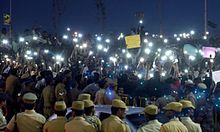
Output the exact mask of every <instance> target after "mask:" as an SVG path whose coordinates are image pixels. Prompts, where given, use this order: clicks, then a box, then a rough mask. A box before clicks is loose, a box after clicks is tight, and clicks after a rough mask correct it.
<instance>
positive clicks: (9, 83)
mask: <svg viewBox="0 0 220 132" xmlns="http://www.w3.org/2000/svg"><path fill="white" fill-rule="evenodd" d="M17 88H21V84H20V82H19V79H18V77H16V76H13V75H10V76H9V77H8V78H7V79H6V82H5V92H6V93H7V94H9V95H10V96H12V97H14V96H15V95H14V94H17V93H18V92H20V91H19V90H20V89H17ZM16 96H17V95H16Z"/></svg>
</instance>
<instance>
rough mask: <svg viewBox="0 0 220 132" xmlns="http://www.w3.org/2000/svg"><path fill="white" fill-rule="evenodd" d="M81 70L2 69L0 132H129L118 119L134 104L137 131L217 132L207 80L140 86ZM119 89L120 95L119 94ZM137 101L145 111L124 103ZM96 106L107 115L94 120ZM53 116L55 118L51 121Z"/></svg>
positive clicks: (131, 80) (125, 77) (213, 99)
mask: <svg viewBox="0 0 220 132" xmlns="http://www.w3.org/2000/svg"><path fill="white" fill-rule="evenodd" d="M84 70H85V69H82V70H80V71H82V72H80V73H79V74H78V72H76V71H74V70H72V69H71V68H63V69H62V70H61V71H60V72H53V71H51V70H45V69H39V68H37V67H34V66H32V65H29V66H27V67H26V68H24V67H21V66H20V67H16V66H15V65H4V66H3V67H2V72H1V73H2V74H1V76H0V131H6V132H12V131H19V132H32V131H33V132H38V131H44V132H62V131H66V132H84V131H85V132H93V131H94V132H95V131H96V132H99V131H103V132H129V131H131V129H130V127H129V126H128V124H127V123H126V122H125V121H124V120H123V119H124V118H125V116H126V111H127V110H128V107H127V106H128V105H134V104H136V106H139V107H145V106H146V107H145V109H144V111H143V112H144V113H145V118H146V119H145V120H146V122H145V123H143V124H142V125H140V126H138V127H139V128H138V130H137V131H138V132H149V131H152V132H156V131H161V132H201V131H203V132H214V131H217V127H216V124H217V123H218V103H216V100H219V99H216V98H217V97H218V94H217V93H218V91H215V92H213V88H212V87H213V86H212V80H211V78H206V79H205V80H202V79H201V78H200V79H199V78H195V79H194V80H193V78H191V77H190V76H182V77H181V78H173V77H170V78H167V79H166V80H161V79H160V75H159V74H158V72H155V75H154V77H153V78H151V79H150V80H144V81H143V82H141V83H142V84H140V83H139V82H140V80H139V79H138V78H137V77H135V76H134V75H129V76H128V75H127V74H126V73H123V74H122V75H118V76H117V78H114V79H111V78H109V77H108V76H103V75H101V74H100V73H99V72H97V71H92V70H90V69H88V68H87V71H84ZM88 72H89V75H88ZM76 73H77V74H76ZM192 80H193V81H192ZM121 88H122V89H123V90H122V91H123V92H121V91H120V92H119V89H120V90H121ZM216 90H218V86H217V88H216ZM139 96H145V97H147V101H146V102H145V104H144V105H145V106H141V105H137V103H132V104H131V103H130V102H131V101H130V100H129V99H132V98H134V99H138V97H139ZM124 97H126V98H124ZM132 101H133V100H132ZM139 101H140V100H139ZM95 105H110V107H111V115H110V116H109V117H107V118H105V119H104V120H103V119H101V118H100V119H99V118H98V117H96V116H95ZM68 108H71V112H69V113H68V112H67V111H68ZM54 114H56V115H57V118H55V119H51V117H52V116H53V115H54Z"/></svg>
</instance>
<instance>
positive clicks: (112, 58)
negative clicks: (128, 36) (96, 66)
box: [109, 57, 117, 63]
mask: <svg viewBox="0 0 220 132" xmlns="http://www.w3.org/2000/svg"><path fill="white" fill-rule="evenodd" d="M109 59H110V60H111V61H112V62H114V63H115V62H116V61H117V58H115V57H110V58H109Z"/></svg>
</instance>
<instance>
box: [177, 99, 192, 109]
mask: <svg viewBox="0 0 220 132" xmlns="http://www.w3.org/2000/svg"><path fill="white" fill-rule="evenodd" d="M180 103H181V104H182V105H183V109H185V108H193V109H195V106H193V104H192V102H191V101H189V100H180Z"/></svg>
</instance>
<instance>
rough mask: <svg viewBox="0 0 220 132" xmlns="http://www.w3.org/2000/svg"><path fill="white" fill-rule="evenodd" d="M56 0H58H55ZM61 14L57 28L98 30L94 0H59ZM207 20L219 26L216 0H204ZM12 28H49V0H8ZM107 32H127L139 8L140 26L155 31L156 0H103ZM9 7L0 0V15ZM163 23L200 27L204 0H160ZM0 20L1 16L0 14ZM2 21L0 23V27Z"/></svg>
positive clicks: (172, 27) (174, 29) (176, 28)
mask: <svg viewBox="0 0 220 132" xmlns="http://www.w3.org/2000/svg"><path fill="white" fill-rule="evenodd" d="M57 1H59V0H57ZM60 1H64V4H63V5H61V6H62V7H64V8H63V9H62V12H63V15H62V17H61V18H60V20H59V23H60V24H59V32H63V31H65V29H66V27H68V26H69V27H71V28H72V29H74V30H76V31H81V32H93V33H95V32H99V31H101V26H100V23H98V21H97V9H96V4H95V0H60ZM208 1H209V3H208V7H209V8H208V15H209V20H211V21H213V22H215V23H216V24H218V25H219V26H220V13H219V12H220V0H208ZM12 2H13V8H12V15H13V16H12V17H13V28H14V31H15V32H19V31H23V30H24V29H25V28H30V27H31V26H32V25H34V24H37V25H41V26H42V27H43V28H45V29H46V30H49V31H52V16H53V10H52V0H12ZM104 3H105V7H106V18H107V19H106V22H105V23H106V24H105V28H106V31H108V32H128V31H129V29H130V28H131V27H133V26H137V23H138V22H137V20H136V19H135V12H138V11H143V12H144V14H145V17H144V26H145V28H146V29H148V30H149V31H150V32H155V33H156V32H159V15H158V0H104ZM7 11H9V0H0V15H2V14H3V13H4V12H7ZM162 11H163V23H164V24H163V27H164V31H165V32H166V33H167V34H173V33H179V32H183V31H189V30H191V29H194V30H195V31H197V32H198V31H200V32H201V31H203V22H204V0H163V8H162ZM0 22H1V23H2V17H1V18H0ZM1 27H2V24H0V28H1Z"/></svg>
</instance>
